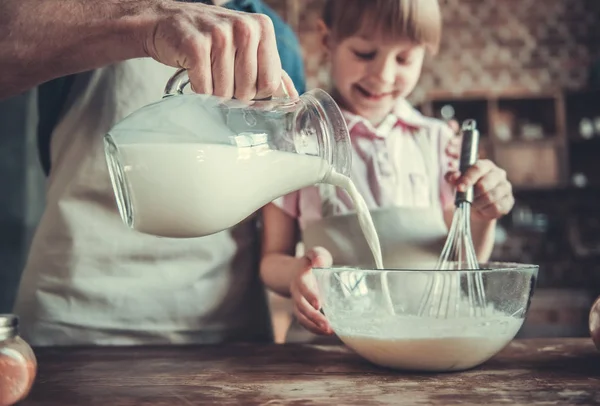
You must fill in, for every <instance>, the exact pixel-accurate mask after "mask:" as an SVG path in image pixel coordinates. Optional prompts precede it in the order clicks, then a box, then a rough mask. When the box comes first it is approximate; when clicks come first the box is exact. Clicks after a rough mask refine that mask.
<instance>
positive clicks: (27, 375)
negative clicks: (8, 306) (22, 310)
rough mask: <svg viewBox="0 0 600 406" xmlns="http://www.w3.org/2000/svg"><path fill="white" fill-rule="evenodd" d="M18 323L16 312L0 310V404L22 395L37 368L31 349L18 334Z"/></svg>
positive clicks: (22, 397) (29, 384) (6, 404)
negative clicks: (1, 311)
mask: <svg viewBox="0 0 600 406" xmlns="http://www.w3.org/2000/svg"><path fill="white" fill-rule="evenodd" d="M18 327H19V318H18V317H17V316H15V315H13V314H0V406H9V405H14V404H15V403H17V402H19V401H20V400H22V399H24V398H25V397H26V396H27V395H28V394H29V391H30V390H31V386H32V385H33V381H34V380H35V376H36V372H37V361H36V359H35V355H34V353H33V350H32V349H31V347H30V346H29V344H27V342H25V341H24V340H23V339H22V338H21V337H19V331H18Z"/></svg>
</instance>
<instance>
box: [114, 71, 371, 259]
mask: <svg viewBox="0 0 600 406" xmlns="http://www.w3.org/2000/svg"><path fill="white" fill-rule="evenodd" d="M188 83H189V79H188V77H187V73H186V71H185V70H180V71H178V72H177V73H176V74H175V75H174V76H173V77H172V78H171V80H169V83H168V84H167V87H166V89H165V96H164V97H163V99H161V100H160V101H158V102H156V103H154V104H150V105H148V106H146V107H144V108H142V109H140V110H138V111H136V112H134V113H133V114H131V115H129V116H128V117H126V118H125V119H124V120H123V121H121V122H120V123H118V124H117V125H116V126H115V127H113V128H112V129H111V130H110V131H109V132H108V134H107V135H106V136H105V153H106V160H107V163H108V167H109V173H110V177H111V181H112V185H113V189H114V192H115V197H116V200H117V206H118V208H119V212H120V215H121V218H122V219H123V221H124V222H125V224H127V225H128V226H129V227H131V228H133V229H135V230H137V231H140V232H143V233H148V234H153V235H157V236H164V237H174V238H192V237H200V236H204V235H209V234H213V233H216V232H218V231H222V230H225V229H227V228H229V227H232V226H234V225H236V224H237V223H239V222H241V221H243V220H244V219H245V218H246V217H248V216H249V215H251V214H252V213H253V212H255V211H256V210H258V209H260V208H261V207H262V206H264V205H265V204H267V203H269V202H271V201H273V200H274V199H276V198H277V197H280V196H283V195H285V194H287V193H290V192H293V191H295V190H298V189H301V188H303V187H307V186H310V185H314V184H316V183H330V184H333V185H335V186H337V187H341V188H343V189H345V190H346V192H347V193H348V194H349V196H350V197H351V199H352V200H353V203H354V206H355V209H356V211H357V214H358V216H359V219H360V227H361V229H362V231H363V234H364V235H365V238H366V240H367V242H368V244H369V247H370V249H371V251H372V253H373V256H374V258H375V263H376V265H377V268H379V269H381V268H383V263H382V257H381V248H380V243H379V238H378V236H377V233H376V230H375V227H374V225H373V221H372V219H371V215H370V213H369V210H368V207H367V205H366V203H365V201H364V199H363V198H362V196H361V195H360V194H359V193H358V191H357V189H356V187H355V185H354V184H353V182H352V181H351V180H350V178H349V176H348V175H349V170H350V165H351V147H350V138H349V135H348V129H347V127H346V123H345V121H344V118H343V116H342V114H341V112H340V110H339V108H338V106H337V105H336V103H335V102H334V101H333V99H332V98H331V97H330V96H329V95H328V94H327V93H326V92H324V91H323V90H320V89H315V90H311V91H309V92H307V93H305V94H303V95H302V96H300V98H299V99H295V100H290V99H279V100H269V101H255V102H251V103H247V102H242V101H239V100H224V99H220V98H217V97H214V96H208V95H199V94H185V93H184V89H185V88H186V86H187V84H188Z"/></svg>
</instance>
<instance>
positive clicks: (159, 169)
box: [119, 143, 331, 238]
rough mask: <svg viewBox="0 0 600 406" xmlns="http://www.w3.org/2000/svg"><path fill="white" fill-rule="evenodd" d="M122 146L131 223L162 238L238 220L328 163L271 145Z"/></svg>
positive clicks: (322, 172)
mask: <svg viewBox="0 0 600 406" xmlns="http://www.w3.org/2000/svg"><path fill="white" fill-rule="evenodd" d="M119 152H120V154H121V156H122V158H123V162H126V165H124V168H123V170H124V172H125V176H126V178H127V183H128V188H127V189H128V194H129V199H130V200H131V203H132V204H131V206H132V210H133V211H134V212H133V228H135V229H136V230H138V231H141V232H144V233H148V234H153V235H158V236H163V237H178V238H185V237H197V236H199V235H208V234H212V233H215V232H217V231H220V230H222V229H223V224H228V225H229V226H233V225H235V224H237V223H239V222H241V221H242V220H244V219H245V218H246V217H248V216H249V215H250V214H252V212H253V211H254V208H257V207H262V206H263V205H265V204H267V203H269V202H271V201H272V200H274V199H275V198H277V197H279V196H281V195H282V194H286V193H290V192H292V191H295V190H298V189H300V188H302V187H304V186H305V185H309V184H314V183H317V182H318V181H319V180H320V179H323V178H324V177H325V176H326V175H327V173H328V172H329V171H330V170H331V167H330V165H329V164H328V163H327V162H326V161H325V160H323V159H322V158H320V157H318V156H311V155H300V154H294V153H287V152H283V151H278V150H273V149H269V147H268V145H257V146H251V147H244V148H238V147H235V146H232V145H225V144H188V143H165V144H159V143H149V144H131V145H122V146H121V147H120V148H119ZM158 162H160V165H158V164H157V163H158ZM206 213H210V214H211V215H209V216H207V215H206Z"/></svg>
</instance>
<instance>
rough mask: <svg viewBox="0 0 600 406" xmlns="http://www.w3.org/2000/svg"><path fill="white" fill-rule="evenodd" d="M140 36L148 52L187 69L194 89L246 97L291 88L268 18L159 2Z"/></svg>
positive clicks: (228, 96)
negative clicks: (146, 30)
mask: <svg viewBox="0 0 600 406" xmlns="http://www.w3.org/2000/svg"><path fill="white" fill-rule="evenodd" d="M154 12H155V13H156V16H155V18H156V24H155V25H154V26H153V27H152V30H151V31H150V32H149V33H148V36H147V37H146V38H145V40H144V49H145V50H146V52H147V54H148V56H151V57H152V58H154V59H156V60H157V61H159V62H162V63H164V64H166V65H170V66H175V67H182V68H185V69H187V71H188V74H189V76H190V82H191V84H192V89H193V90H194V91H195V92H197V93H206V94H215V95H217V96H221V97H226V98H231V97H235V98H237V99H243V100H250V99H253V98H265V97H268V96H271V95H273V94H274V93H275V92H276V91H277V90H278V89H279V88H280V86H281V85H282V80H283V83H284V86H285V87H286V90H287V92H288V93H289V94H290V95H291V96H296V95H297V93H296V90H295V88H294V85H293V84H292V81H291V80H290V79H289V77H288V76H287V74H285V72H283V71H282V69H281V61H280V59H279V54H278V51H277V44H276V41H275V31H274V28H273V23H272V22H271V19H270V18H269V17H267V16H266V15H263V14H249V13H240V12H235V11H231V10H227V9H225V8H221V7H215V6H205V5H198V4H191V3H188V4H186V3H180V2H172V1H163V2H160V3H158V4H157V6H156V8H155V11H154Z"/></svg>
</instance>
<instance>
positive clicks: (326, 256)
mask: <svg viewBox="0 0 600 406" xmlns="http://www.w3.org/2000/svg"><path fill="white" fill-rule="evenodd" d="M306 257H307V258H308V259H309V260H310V262H311V264H312V267H314V268H327V267H330V266H331V265H332V264H333V258H332V257H331V253H330V252H329V251H327V250H326V249H325V248H323V247H314V248H312V249H310V250H309V251H308V252H307V253H306Z"/></svg>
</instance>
